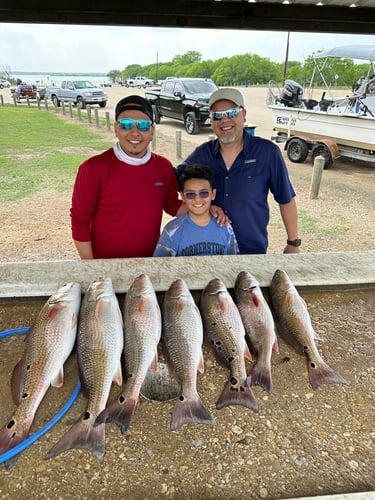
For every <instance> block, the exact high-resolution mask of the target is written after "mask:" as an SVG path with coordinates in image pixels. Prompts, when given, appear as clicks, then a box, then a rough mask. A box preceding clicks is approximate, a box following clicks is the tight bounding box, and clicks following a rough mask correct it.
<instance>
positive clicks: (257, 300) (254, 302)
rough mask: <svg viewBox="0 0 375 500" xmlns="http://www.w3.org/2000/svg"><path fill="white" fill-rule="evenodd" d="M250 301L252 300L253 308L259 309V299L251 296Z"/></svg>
mask: <svg viewBox="0 0 375 500" xmlns="http://www.w3.org/2000/svg"><path fill="white" fill-rule="evenodd" d="M252 299H253V304H254V306H255V307H259V304H260V300H259V297H258V296H257V295H254V294H252Z"/></svg>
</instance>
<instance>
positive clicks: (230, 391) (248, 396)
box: [216, 380, 259, 412]
mask: <svg viewBox="0 0 375 500" xmlns="http://www.w3.org/2000/svg"><path fill="white" fill-rule="evenodd" d="M231 405H241V406H245V407H246V408H249V409H250V410H253V411H255V412H258V410H259V408H258V402H257V400H256V399H255V396H254V393H253V391H252V390H251V388H250V387H248V386H247V385H245V384H244V385H241V384H238V383H237V382H236V384H233V382H232V380H229V381H228V383H227V384H226V386H225V387H224V389H223V392H222V393H221V394H220V397H219V399H218V400H217V402H216V408H217V409H218V410H221V408H224V407H225V406H231Z"/></svg>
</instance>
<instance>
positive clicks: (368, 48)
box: [314, 43, 375, 61]
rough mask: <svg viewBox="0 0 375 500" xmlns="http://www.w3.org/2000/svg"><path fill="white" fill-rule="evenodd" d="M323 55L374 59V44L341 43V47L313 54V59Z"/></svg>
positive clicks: (365, 59) (366, 59)
mask: <svg viewBox="0 0 375 500" xmlns="http://www.w3.org/2000/svg"><path fill="white" fill-rule="evenodd" d="M325 57H340V58H344V59H361V60H364V61H375V43H374V45H343V46H342V47H333V48H332V49H330V50H326V51H324V52H317V53H316V54H314V58H315V59H320V58H325Z"/></svg>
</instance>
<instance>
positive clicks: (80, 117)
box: [77, 103, 82, 121]
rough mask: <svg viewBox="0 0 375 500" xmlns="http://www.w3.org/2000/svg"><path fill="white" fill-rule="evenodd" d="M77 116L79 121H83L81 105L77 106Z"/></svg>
mask: <svg viewBox="0 0 375 500" xmlns="http://www.w3.org/2000/svg"><path fill="white" fill-rule="evenodd" d="M77 115H78V120H79V121H82V116H81V104H79V103H78V104H77Z"/></svg>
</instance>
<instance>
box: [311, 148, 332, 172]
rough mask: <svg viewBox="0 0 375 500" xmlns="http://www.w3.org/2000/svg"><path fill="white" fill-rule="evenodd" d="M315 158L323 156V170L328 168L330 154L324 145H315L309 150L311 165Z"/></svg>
mask: <svg viewBox="0 0 375 500" xmlns="http://www.w3.org/2000/svg"><path fill="white" fill-rule="evenodd" d="M317 156H323V158H324V168H329V167H330V166H331V165H332V163H333V160H332V154H331V151H330V150H329V147H328V146H327V145H326V144H323V143H320V144H315V146H314V147H313V148H312V150H311V163H312V164H314V160H315V158H316V157H317Z"/></svg>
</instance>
